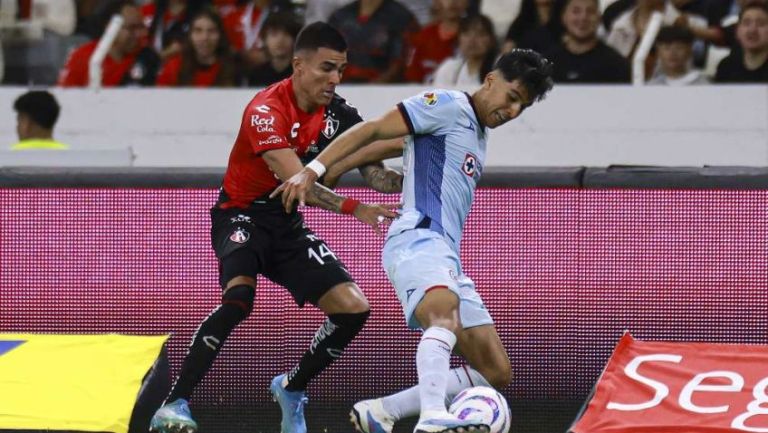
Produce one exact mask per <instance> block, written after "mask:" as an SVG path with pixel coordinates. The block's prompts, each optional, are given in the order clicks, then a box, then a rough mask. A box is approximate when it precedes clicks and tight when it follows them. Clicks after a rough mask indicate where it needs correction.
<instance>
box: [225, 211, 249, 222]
mask: <svg viewBox="0 0 768 433" xmlns="http://www.w3.org/2000/svg"><path fill="white" fill-rule="evenodd" d="M229 221H231V222H233V223H249V224H250V222H251V217H249V216H248V215H243V214H241V213H240V214H237V216H236V217H232V218H230V219H229Z"/></svg>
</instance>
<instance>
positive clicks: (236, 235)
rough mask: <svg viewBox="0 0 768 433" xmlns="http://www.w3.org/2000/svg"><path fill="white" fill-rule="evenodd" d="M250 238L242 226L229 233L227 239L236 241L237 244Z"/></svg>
mask: <svg viewBox="0 0 768 433" xmlns="http://www.w3.org/2000/svg"><path fill="white" fill-rule="evenodd" d="M250 238H251V234H250V233H248V232H247V231H246V230H245V229H243V228H242V227H238V228H237V229H236V230H235V231H234V232H232V234H231V235H229V240H230V241H232V242H237V243H238V244H244V243H246V242H248V239H250Z"/></svg>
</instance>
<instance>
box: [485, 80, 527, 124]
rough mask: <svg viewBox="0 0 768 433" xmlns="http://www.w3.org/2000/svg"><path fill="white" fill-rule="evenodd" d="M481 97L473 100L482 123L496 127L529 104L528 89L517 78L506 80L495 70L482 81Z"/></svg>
mask: <svg viewBox="0 0 768 433" xmlns="http://www.w3.org/2000/svg"><path fill="white" fill-rule="evenodd" d="M483 87H484V90H485V91H484V92H483V97H482V98H478V99H479V100H478V101H475V103H476V105H477V109H478V112H479V114H480V116H481V117H482V119H481V120H482V121H483V123H484V124H485V125H486V126H487V127H489V128H496V127H498V126H501V125H503V124H505V123H507V122H509V121H510V120H512V119H514V118H516V117H517V116H519V115H520V113H522V112H523V110H524V109H525V108H526V107H528V106H529V105H531V102H530V100H529V96H528V89H526V88H525V86H524V85H523V83H521V82H520V81H519V80H514V81H511V82H510V81H507V80H505V79H504V77H502V76H501V74H499V73H498V72H497V71H493V72H491V73H489V74H488V76H487V77H486V78H485V82H484V83H483Z"/></svg>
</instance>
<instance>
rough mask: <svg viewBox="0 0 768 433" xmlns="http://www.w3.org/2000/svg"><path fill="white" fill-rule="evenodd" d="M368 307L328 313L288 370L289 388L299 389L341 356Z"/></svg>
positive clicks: (366, 315)
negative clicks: (356, 311)
mask: <svg viewBox="0 0 768 433" xmlns="http://www.w3.org/2000/svg"><path fill="white" fill-rule="evenodd" d="M369 315H370V311H366V312H364V313H353V314H331V315H329V316H328V318H327V319H325V322H324V323H323V325H322V326H320V329H318V330H317V333H315V338H314V339H312V344H311V345H310V346H309V350H307V351H306V352H305V353H304V356H303V357H302V358H301V361H299V364H298V365H296V367H294V368H293V370H291V371H290V373H288V385H287V386H286V387H285V389H287V390H289V391H303V390H305V389H306V388H307V384H308V383H309V381H310V380H312V378H314V377H315V376H317V375H318V374H320V372H321V371H323V370H324V369H325V368H326V367H328V366H329V365H331V363H332V362H333V361H335V360H336V358H338V357H340V356H341V353H342V352H343V351H344V348H346V347H347V345H348V344H349V342H350V341H352V339H353V338H355V336H356V335H357V333H358V332H360V330H361V329H362V328H363V325H365V321H366V320H367V319H368V316H369Z"/></svg>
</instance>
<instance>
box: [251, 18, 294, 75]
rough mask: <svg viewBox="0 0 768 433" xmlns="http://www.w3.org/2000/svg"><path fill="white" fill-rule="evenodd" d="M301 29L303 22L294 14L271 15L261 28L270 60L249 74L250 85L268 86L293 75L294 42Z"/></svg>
mask: <svg viewBox="0 0 768 433" xmlns="http://www.w3.org/2000/svg"><path fill="white" fill-rule="evenodd" d="M299 30H301V24H299V22H298V20H297V19H296V17H295V16H294V15H293V14H291V13H283V12H280V13H275V14H270V15H269V18H267V20H266V21H265V22H264V26H263V27H262V28H261V38H262V39H263V41H264V50H265V51H266V54H267V58H268V59H269V60H268V61H267V62H266V63H264V64H263V65H261V66H257V67H256V68H255V69H254V70H253V71H251V73H250V74H248V85H249V86H267V85H270V84H272V83H276V82H278V81H280V80H283V79H285V78H288V77H290V76H291V74H292V73H293V66H292V65H291V62H292V60H293V44H294V42H295V41H296V35H298V34H299Z"/></svg>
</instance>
